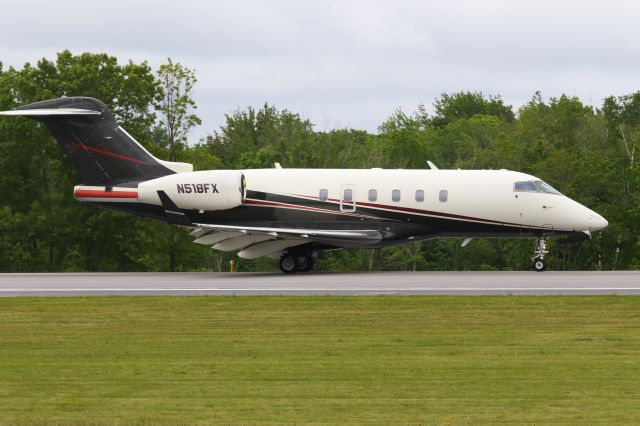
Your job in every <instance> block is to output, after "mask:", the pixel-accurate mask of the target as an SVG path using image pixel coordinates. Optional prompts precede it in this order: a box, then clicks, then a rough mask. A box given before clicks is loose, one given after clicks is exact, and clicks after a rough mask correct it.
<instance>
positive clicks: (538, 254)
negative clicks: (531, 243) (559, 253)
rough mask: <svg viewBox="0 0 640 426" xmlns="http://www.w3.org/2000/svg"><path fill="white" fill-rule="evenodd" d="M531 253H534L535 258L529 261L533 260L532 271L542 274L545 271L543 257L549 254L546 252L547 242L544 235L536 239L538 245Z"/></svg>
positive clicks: (545, 264) (545, 263) (545, 266)
mask: <svg viewBox="0 0 640 426" xmlns="http://www.w3.org/2000/svg"><path fill="white" fill-rule="evenodd" d="M533 252H534V253H535V256H533V258H532V259H531V260H533V269H535V270H536V271H538V272H542V271H544V270H545V269H547V262H545V260H544V256H545V255H546V254H547V253H549V252H548V251H547V240H546V239H545V237H544V235H541V236H540V238H538V245H537V246H536V249H535V250H534V251H533Z"/></svg>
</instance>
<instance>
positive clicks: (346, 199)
mask: <svg viewBox="0 0 640 426" xmlns="http://www.w3.org/2000/svg"><path fill="white" fill-rule="evenodd" d="M340 211H343V212H354V211H356V186H355V185H351V184H345V185H342V187H341V188H340Z"/></svg>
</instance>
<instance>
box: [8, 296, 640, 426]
mask: <svg viewBox="0 0 640 426" xmlns="http://www.w3.org/2000/svg"><path fill="white" fill-rule="evenodd" d="M254 422H255V423H386V424H388V423H410V424H478V423H482V424H486V423H505V422H506V423H524V424H547V423H563V424H566V423H580V424H593V423H608V424H619V423H640V298H639V297H632V296H629V297H609V296H606V297H604V296H603V297H571V296H547V297H447V296H442V297H440V296H438V297H431V296H425V297H387V296H379V297H378V296H376V297H77V298H4V299H0V423H5V424H6V423H10V424H15V423H18V424H31V423H40V424H42V423H57V424H69V423H71V424H80V423H82V424H84V423H93V424H102V423H104V424H112V423H127V424H128V423H167V424H168V423H243V424H248V423H254Z"/></svg>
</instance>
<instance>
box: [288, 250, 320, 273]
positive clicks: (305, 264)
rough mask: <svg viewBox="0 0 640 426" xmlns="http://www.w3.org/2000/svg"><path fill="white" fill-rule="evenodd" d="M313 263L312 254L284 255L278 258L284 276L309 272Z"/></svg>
mask: <svg viewBox="0 0 640 426" xmlns="http://www.w3.org/2000/svg"><path fill="white" fill-rule="evenodd" d="M314 262H315V258H314V256H313V254H312V253H285V254H283V255H282V257H281V258H280V270H281V271H282V272H284V273H285V274H293V273H294V272H309V271H310V270H311V268H313V263H314Z"/></svg>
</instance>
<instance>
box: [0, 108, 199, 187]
mask: <svg viewBox="0 0 640 426" xmlns="http://www.w3.org/2000/svg"><path fill="white" fill-rule="evenodd" d="M0 115H13V116H22V117H27V118H30V119H33V120H36V121H40V122H42V123H44V124H45V125H46V126H47V129H49V131H50V132H51V134H52V135H53V137H54V138H55V139H56V140H57V141H58V142H59V143H60V146H61V147H62V149H63V150H64V152H65V154H67V156H68V157H69V159H70V160H71V163H72V164H73V166H74V167H75V168H76V170H77V171H78V174H79V175H80V177H81V178H82V179H83V180H84V183H85V184H88V185H117V184H118V183H124V182H136V181H142V180H148V179H154V178H157V177H161V176H166V175H170V174H173V173H180V172H188V171H192V170H193V166H192V165H191V164H187V163H173V162H169V161H163V160H159V159H157V158H156V157H154V156H153V155H151V154H150V153H149V151H147V150H146V149H144V147H143V146H142V145H140V144H139V143H138V142H137V141H136V140H135V139H134V138H133V137H132V136H131V135H129V134H128V133H127V132H126V131H125V130H124V129H123V128H122V127H120V126H119V125H118V123H117V122H116V120H115V118H114V117H113V114H112V113H111V112H110V111H109V110H108V109H107V107H106V106H105V105H104V104H103V103H102V102H101V101H99V100H97V99H93V98H87V97H69V98H60V99H52V100H48V101H42V102H36V103H33V104H29V105H25V106H22V107H20V108H17V109H15V110H13V111H6V112H0Z"/></svg>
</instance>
